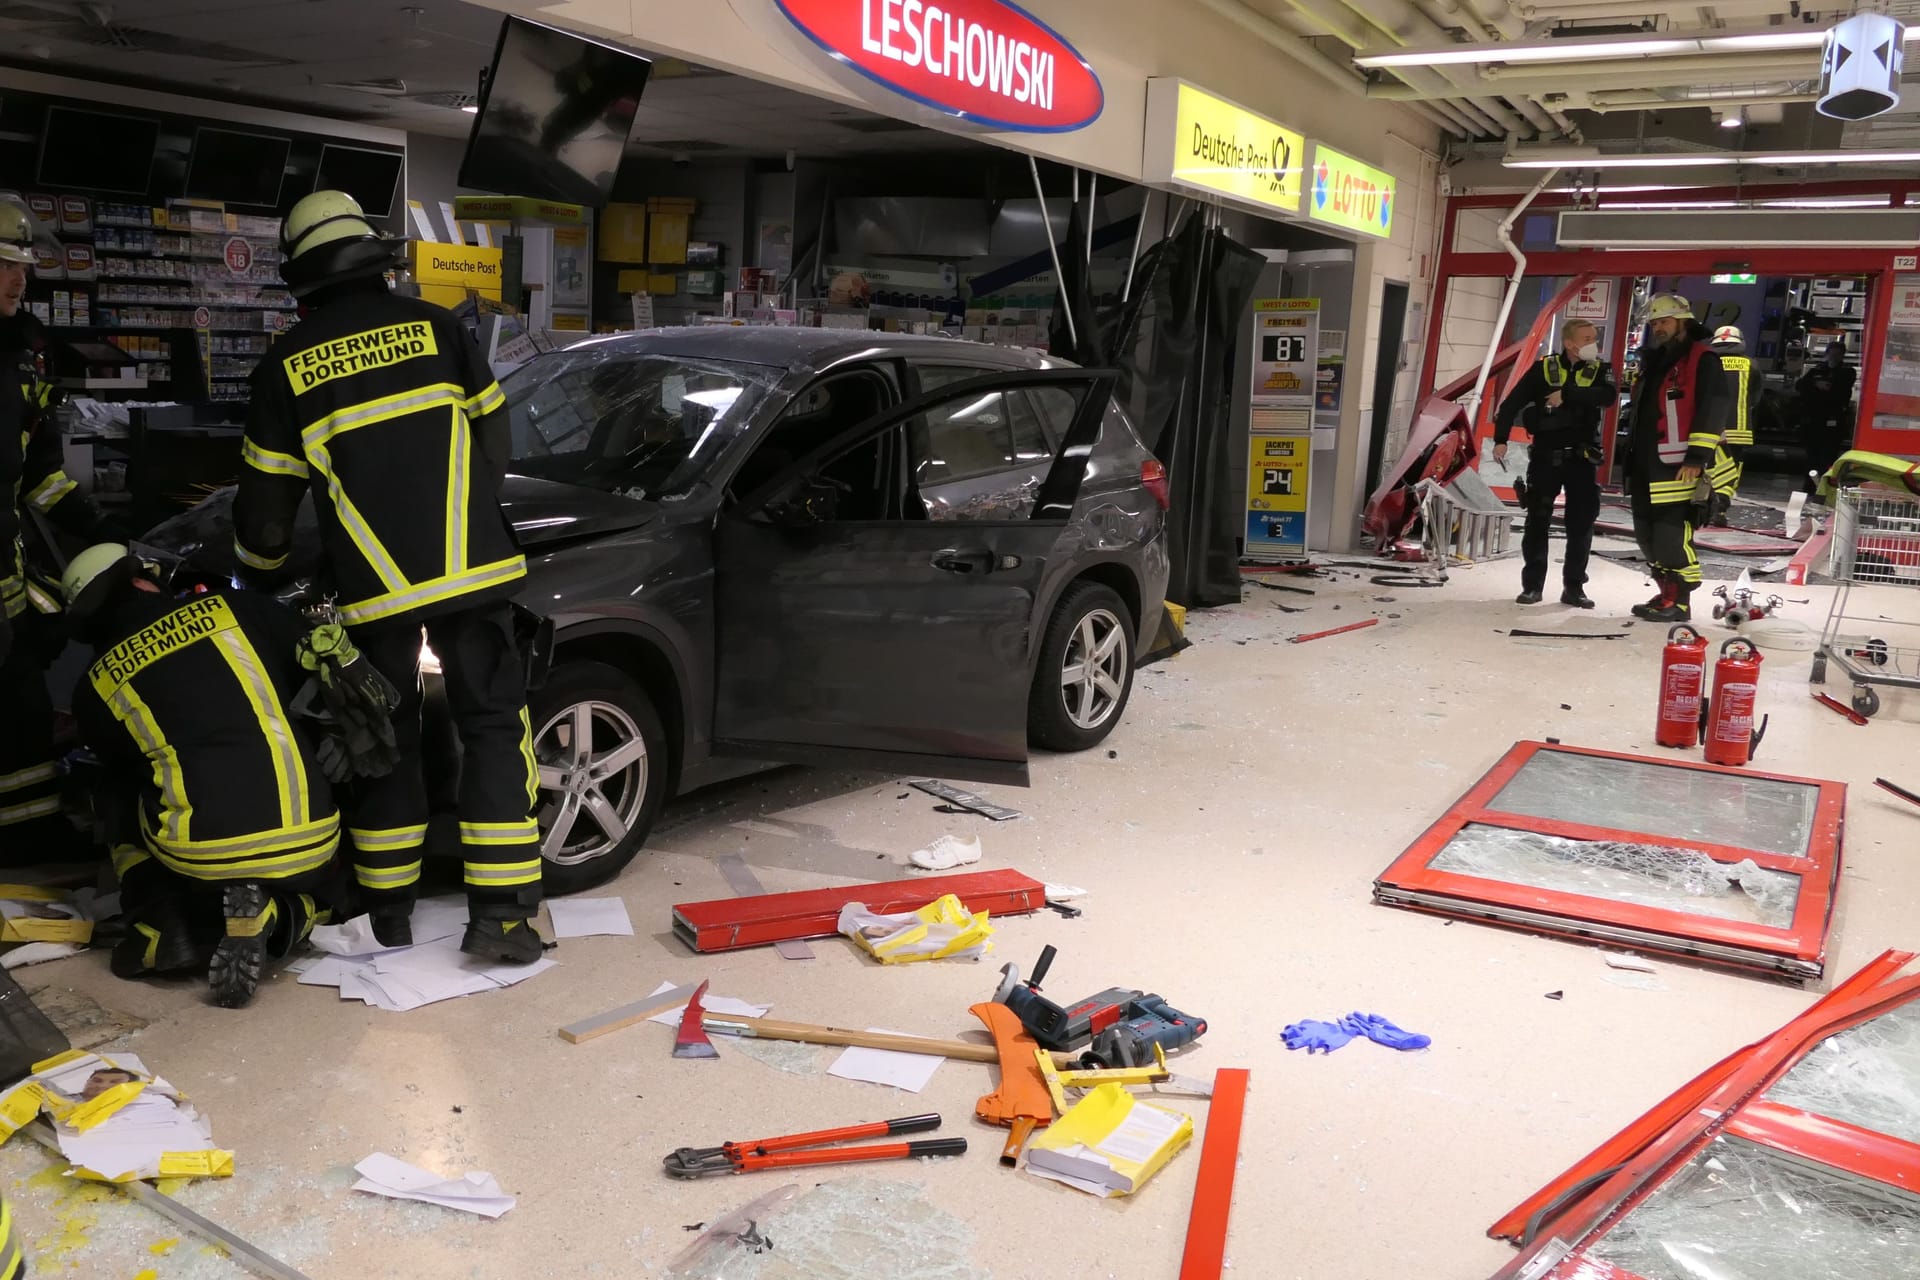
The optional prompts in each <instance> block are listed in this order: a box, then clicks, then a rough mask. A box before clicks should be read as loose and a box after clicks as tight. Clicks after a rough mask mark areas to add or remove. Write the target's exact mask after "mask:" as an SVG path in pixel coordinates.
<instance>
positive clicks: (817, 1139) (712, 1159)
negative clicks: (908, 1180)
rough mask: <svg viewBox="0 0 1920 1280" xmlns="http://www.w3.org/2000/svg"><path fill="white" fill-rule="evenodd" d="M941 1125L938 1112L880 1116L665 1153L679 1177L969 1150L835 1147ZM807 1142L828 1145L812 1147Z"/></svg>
mask: <svg viewBox="0 0 1920 1280" xmlns="http://www.w3.org/2000/svg"><path fill="white" fill-rule="evenodd" d="M939 1127H940V1117H939V1116H937V1115H924V1116H907V1117H905V1118H904V1119H900V1120H876V1121H874V1122H873V1123H871V1124H856V1125H849V1126H847V1127H846V1128H844V1129H821V1130H818V1131H816V1132H814V1133H792V1134H788V1135H786V1136H785V1137H780V1138H757V1139H755V1140H753V1141H751V1142H729V1143H727V1144H725V1145H724V1146H718V1147H681V1148H680V1149H679V1150H678V1151H675V1152H674V1153H673V1154H671V1155H669V1156H667V1157H666V1159H665V1160H664V1161H663V1163H664V1164H665V1166H666V1170H667V1172H668V1173H669V1174H670V1175H672V1176H673V1177H676V1178H705V1177H709V1176H711V1175H714V1174H721V1173H752V1172H753V1171H754V1170H756V1169H787V1168H793V1167H796V1166H800V1165H816V1164H853V1163H856V1162H859V1161H865V1160H908V1159H912V1158H914V1157H916V1156H957V1155H964V1154H965V1153H966V1150H967V1140H966V1139H965V1138H929V1139H927V1140H925V1141H921V1142H889V1143H881V1144H877V1145H875V1146H869V1147H835V1146H830V1145H829V1144H831V1143H836V1142H852V1141H854V1140H856V1139H859V1138H882V1137H887V1136H889V1135H891V1134H896V1133H925V1132H926V1131H927V1130H929V1129H938V1128H939ZM807 1147H826V1148H827V1150H824V1151H808V1150H804V1149H803V1148H807Z"/></svg>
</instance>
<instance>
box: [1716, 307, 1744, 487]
mask: <svg viewBox="0 0 1920 1280" xmlns="http://www.w3.org/2000/svg"><path fill="white" fill-rule="evenodd" d="M1713 350H1714V354H1715V355H1718V356H1719V357H1720V367H1721V368H1723V369H1725V370H1726V371H1727V378H1728V380H1729V386H1730V388H1731V390H1732V392H1733V421H1732V423H1731V424H1729V425H1728V427H1727V433H1726V434H1725V435H1724V436H1722V437H1720V446H1721V448H1723V449H1725V450H1726V453H1727V458H1728V460H1729V461H1731V462H1732V463H1733V470H1732V474H1731V475H1730V476H1729V477H1728V480H1727V483H1726V486H1725V487H1724V488H1720V489H1716V490H1714V494H1713V523H1715V524H1717V525H1725V524H1726V523H1727V513H1728V512H1729V511H1731V510H1732V509H1733V499H1734V495H1735V494H1737V493H1739V491H1740V481H1741V479H1742V478H1743V477H1744V476H1745V475H1746V456H1747V450H1748V449H1750V448H1752V447H1753V421H1752V410H1753V361H1752V360H1751V359H1750V358H1748V356H1747V337H1746V335H1745V334H1743V333H1741V332H1740V328H1739V326H1738V325H1731V324H1723V325H1721V326H1720V327H1719V328H1718V329H1715V330H1714V331H1713Z"/></svg>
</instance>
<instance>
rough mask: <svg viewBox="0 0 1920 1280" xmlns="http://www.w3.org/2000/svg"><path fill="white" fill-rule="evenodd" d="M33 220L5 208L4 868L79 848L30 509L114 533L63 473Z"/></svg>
mask: <svg viewBox="0 0 1920 1280" xmlns="http://www.w3.org/2000/svg"><path fill="white" fill-rule="evenodd" d="M33 257H34V255H33V220H32V216H31V215H30V214H28V212H27V211H26V210H25V209H23V208H21V207H20V206H19V205H17V204H14V203H13V202H11V201H9V200H0V864H18V863H21V862H32V861H38V860H44V859H45V857H46V856H47V854H49V853H50V852H55V851H64V850H65V849H66V848H67V847H70V846H71V845H72V844H73V828H72V826H71V825H70V824H69V823H68V822H67V821H66V820H65V819H64V818H63V817H61V815H60V795H59V791H60V779H61V768H60V765H59V762H58V760H57V758H56V756H55V754H54V745H53V702H52V700H51V699H50V698H49V697H48V695H47V682H46V674H45V666H46V664H47V662H48V661H50V660H51V658H52V656H53V654H52V653H51V652H49V650H50V649H57V648H58V645H57V644H55V643H53V641H54V639H55V637H54V635H53V633H54V631H55V625H54V619H53V615H55V614H56V613H57V612H58V611H59V602H58V600H57V598H56V594H55V591H53V590H49V589H47V588H45V587H42V586H41V585H40V584H38V583H36V582H35V581H34V580H33V579H32V578H31V577H30V576H29V574H28V571H27V553H26V543H25V539H24V537H23V535H24V533H25V530H26V525H27V521H28V516H27V511H26V509H27V508H28V507H31V508H33V509H34V510H35V511H38V512H40V513H41V514H42V515H45V516H46V517H48V518H49V519H51V520H52V521H53V522H54V523H55V524H56V525H58V526H60V527H61V528H62V529H65V530H67V531H69V532H72V533H75V534H78V535H80V536H82V537H85V538H88V539H90V540H91V539H97V538H98V537H100V536H102V535H104V534H106V533H108V532H109V529H108V527H107V525H106V522H105V521H103V520H102V518H101V516H100V513H99V512H98V511H97V510H96V509H95V508H94V506H93V504H92V503H90V502H88V501H87V499H86V497H85V496H84V495H82V494H81V493H80V492H79V489H78V486H76V485H75V484H74V482H73V481H72V480H69V479H68V478H67V474H66V472H65V471H63V470H61V447H60V433H59V429H58V427H57V426H56V425H55V423H54V420H53V410H54V406H55V405H56V403H57V400H56V396H55V392H54V388H53V384H52V383H51V382H50V381H48V380H47V377H46V374H45V371H44V370H43V368H42V366H41V358H40V348H41V345H42V341H43V332H42V329H41V326H40V322H39V321H38V320H36V319H35V318H34V316H33V313H32V312H30V311H28V310H27V309H26V300H25V299H26V289H27V267H28V265H29V264H30V263H32V261H33Z"/></svg>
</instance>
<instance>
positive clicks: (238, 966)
mask: <svg viewBox="0 0 1920 1280" xmlns="http://www.w3.org/2000/svg"><path fill="white" fill-rule="evenodd" d="M63 586H64V588H65V590H66V594H67V597H68V601H69V605H70V609H71V613H72V617H73V625H74V628H75V630H76V632H77V633H78V634H79V635H80V636H81V637H82V638H83V639H85V640H87V641H89V642H90V643H92V644H93V645H94V649H95V653H94V659H93V661H92V662H91V663H90V664H89V665H88V667H87V669H86V672H85V673H84V674H83V675H82V676H81V678H80V681H79V683H78V685H77V686H76V687H75V689H74V695H73V714H74V718H75V720H76V721H77V722H78V724H79V726H80V730H81V733H82V735H83V737H84V738H85V741H86V742H87V744H88V746H90V747H91V748H92V749H93V751H94V752H95V753H96V754H97V755H99V756H100V758H101V760H102V762H103V763H104V764H105V766H106V768H107V771H108V776H109V779H110V790H115V791H124V792H126V793H130V797H131V799H132V800H133V803H132V804H131V805H130V806H128V808H129V809H130V810H131V811H130V812H125V817H124V819H123V820H122V822H121V823H120V824H117V825H118V826H119V829H118V830H115V831H113V832H112V836H113V861H114V869H115V871H116V872H117V873H118V874H119V876H120V880H121V886H122V893H123V902H124V903H125V904H126V906H127V908H128V911H129V916H130V918H131V919H132V921H133V930H132V932H131V933H130V935H129V938H128V943H127V944H126V945H125V947H124V949H123V950H120V951H116V954H115V957H114V959H115V965H114V967H115V970H116V972H119V973H121V974H122V976H132V975H134V974H136V973H143V972H148V971H154V972H160V971H165V970H168V969H174V968H186V967H189V966H190V965H191V964H193V963H194V962H195V961H196V960H197V958H198V951H199V947H198V944H197V942H196V941H195V940H194V937H193V935H194V934H195V933H196V932H197V931H198V930H197V926H196V924H195V922H194V920H193V919H192V917H193V916H194V915H195V914H200V915H202V916H204V910H203V909H204V908H205V907H207V906H209V905H210V904H211V902H212V901H213V900H215V899H217V900H218V901H219V904H220V914H221V916H222V917H223V923H224V927H223V929H222V934H223V936H221V937H220V940H219V942H218V943H217V945H216V946H215V949H214V951H213V954H212V957H211V961H212V963H211V966H210V968H209V970H208V980H209V983H210V985H211V986H212V988H213V993H214V998H215V1000H216V1001H217V1002H218V1003H220V1004H222V1005H225V1006H227V1007H229V1008H237V1007H239V1006H240V1005H243V1004H245V1003H247V1001H249V1000H250V999H252V997H253V993H254V989H255V987H256V986H257V985H258V983H259V981H260V976H261V973H262V971H263V968H264V965H265V961H266V957H267V955H268V952H269V950H271V951H272V952H273V953H274V954H277V955H284V954H286V952H287V951H288V950H290V949H291V947H292V945H293V943H295V942H297V941H299V940H300V939H301V938H304V937H305V936H306V932H307V930H308V929H309V928H311V926H312V924H313V922H314V917H315V915H316V913H317V910H318V908H317V906H316V904H315V902H314V900H313V898H312V897H311V896H310V894H311V892H312V891H319V890H322V889H324V888H325V887H327V885H328V882H329V881H330V880H331V878H332V875H333V872H334V870H335V854H336V853H337V851H338V849H339V846H340V815H339V812H338V811H337V810H336V809H335V807H334V801H333V792H332V789H331V787H329V785H328V783H327V779H326V777H325V775H324V774H323V773H322V772H321V769H320V767H319V765H318V763H317V761H316V758H315V754H314V747H313V743H312V740H311V738H310V737H309V735H308V734H307V732H306V731H305V729H304V728H303V727H302V726H301V724H300V723H299V722H298V721H297V720H296V719H295V717H294V715H293V714H292V712H291V711H290V710H289V707H290V706H291V705H292V704H293V702H294V699H295V697H296V695H297V694H298V693H299V691H300V687H301V686H302V685H303V684H304V683H305V682H306V672H305V670H304V668H303V667H302V666H301V664H300V660H299V658H298V656H297V649H298V646H299V644H300V641H301V640H302V639H303V638H304V637H305V635H306V633H307V630H308V628H307V626H306V623H305V622H304V621H303V620H302V619H301V618H300V617H299V615H297V614H295V613H293V612H292V611H291V610H289V609H287V608H285V607H284V606H282V605H280V604H278V603H276V602H274V601H272V600H269V599H267V598H266V597H264V596H258V595H254V594H251V593H249V592H244V591H229V590H222V591H212V592H207V593H204V594H201V595H194V596H189V597H187V598H185V599H184V600H176V599H174V598H172V597H170V596H168V595H166V594H165V593H163V592H161V591H160V590H159V589H158V588H157V587H154V586H153V585H152V584H151V583H149V582H145V581H143V580H142V579H141V569H140V566H139V564H138V562H137V561H135V560H133V559H131V558H130V557H129V556H128V554H127V549H126V548H125V547H124V546H119V545H115V544H111V543H109V544H104V545H102V546H96V547H90V548H88V549H87V550H86V551H83V552H81V553H80V555H78V556H75V557H74V559H73V562H72V563H71V564H70V565H69V566H68V568H67V573H66V575H65V578H64V580H63ZM123 812H124V811H123ZM182 890H186V891H187V892H186V893H185V894H184V896H186V897H189V898H192V899H196V900H197V901H193V902H189V903H185V904H182V903H179V902H177V901H175V898H176V895H179V894H180V893H181V891H182ZM193 890H199V892H192V891H193ZM303 891H306V892H307V893H308V894H309V896H304V897H303V896H302V893H303Z"/></svg>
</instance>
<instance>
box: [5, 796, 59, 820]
mask: <svg viewBox="0 0 1920 1280" xmlns="http://www.w3.org/2000/svg"><path fill="white" fill-rule="evenodd" d="M58 812H60V797H59V796H42V797H41V798H40V799H38V800H23V801H21V802H20V803H19V804H9V805H0V827H11V826H13V825H15V824H16V823H21V822H31V821H33V820H34V819H35V818H50V817H52V816H53V815H54V814H56V813H58Z"/></svg>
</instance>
